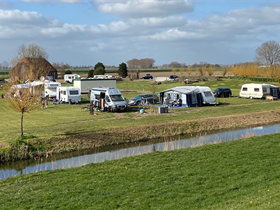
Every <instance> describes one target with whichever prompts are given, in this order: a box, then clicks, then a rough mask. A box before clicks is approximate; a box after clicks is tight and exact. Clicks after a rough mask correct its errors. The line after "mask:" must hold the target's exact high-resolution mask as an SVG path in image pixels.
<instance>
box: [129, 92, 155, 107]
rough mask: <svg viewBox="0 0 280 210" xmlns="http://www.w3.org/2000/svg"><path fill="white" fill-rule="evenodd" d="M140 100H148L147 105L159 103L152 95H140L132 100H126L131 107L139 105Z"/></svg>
mask: <svg viewBox="0 0 280 210" xmlns="http://www.w3.org/2000/svg"><path fill="white" fill-rule="evenodd" d="M142 100H148V102H149V103H153V102H154V103H157V102H159V98H158V96H157V95H153V94H140V95H138V96H136V97H134V98H131V99H129V100H128V104H129V105H131V106H133V105H139V104H140V103H141V101H142Z"/></svg>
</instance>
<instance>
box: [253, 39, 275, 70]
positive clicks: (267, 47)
mask: <svg viewBox="0 0 280 210" xmlns="http://www.w3.org/2000/svg"><path fill="white" fill-rule="evenodd" d="M256 61H257V62H258V63H260V64H263V65H269V66H272V65H274V64H276V63H279V61H280V45H279V43H277V42H275V41H267V42H265V43H263V44H262V45H261V46H260V47H258V48H257V50H256Z"/></svg>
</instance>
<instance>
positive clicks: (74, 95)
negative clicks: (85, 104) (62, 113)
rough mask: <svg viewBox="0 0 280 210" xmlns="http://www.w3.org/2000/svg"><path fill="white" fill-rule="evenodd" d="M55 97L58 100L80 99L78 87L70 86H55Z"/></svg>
mask: <svg viewBox="0 0 280 210" xmlns="http://www.w3.org/2000/svg"><path fill="white" fill-rule="evenodd" d="M56 99H57V100H58V101H60V102H66V103H78V102H80V101H81V91H80V88H77V87H71V86H65V87H57V88H56Z"/></svg>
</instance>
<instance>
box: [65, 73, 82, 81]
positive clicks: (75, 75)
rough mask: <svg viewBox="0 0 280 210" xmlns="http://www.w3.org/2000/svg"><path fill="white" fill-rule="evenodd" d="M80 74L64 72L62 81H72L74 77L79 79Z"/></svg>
mask: <svg viewBox="0 0 280 210" xmlns="http://www.w3.org/2000/svg"><path fill="white" fill-rule="evenodd" d="M80 77H81V76H80V75H78V74H65V75H64V82H65V83H73V81H74V79H79V78H80Z"/></svg>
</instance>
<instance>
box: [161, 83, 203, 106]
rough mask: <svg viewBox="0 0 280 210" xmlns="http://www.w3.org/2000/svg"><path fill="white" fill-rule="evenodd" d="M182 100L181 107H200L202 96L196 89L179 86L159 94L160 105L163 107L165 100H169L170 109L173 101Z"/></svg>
mask: <svg viewBox="0 0 280 210" xmlns="http://www.w3.org/2000/svg"><path fill="white" fill-rule="evenodd" d="M179 98H180V99H181V100H182V106H181V107H197V106H202V95H201V92H200V90H199V89H198V88H196V87H189V86H181V87H174V88H170V89H167V90H164V91H161V92H160V104H161V105H164V104H165V101H166V99H169V106H170V107H172V104H173V102H174V101H177V99H179Z"/></svg>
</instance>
